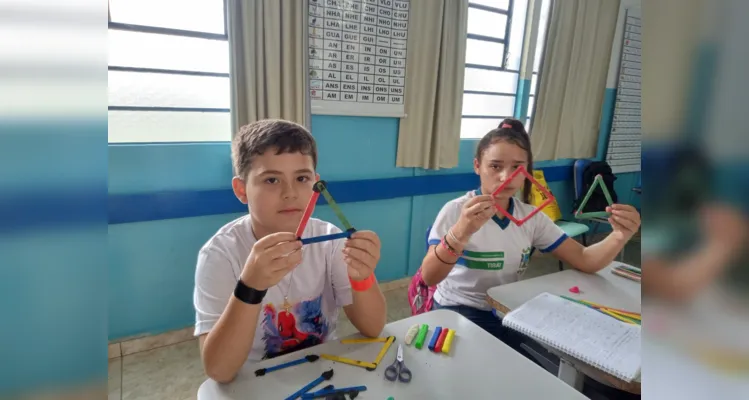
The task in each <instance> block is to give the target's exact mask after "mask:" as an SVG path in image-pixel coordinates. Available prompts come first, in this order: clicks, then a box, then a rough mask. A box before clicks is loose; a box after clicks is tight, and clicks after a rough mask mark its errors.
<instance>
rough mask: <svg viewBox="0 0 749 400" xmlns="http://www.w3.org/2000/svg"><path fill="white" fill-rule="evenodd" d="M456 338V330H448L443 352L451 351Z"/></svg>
mask: <svg viewBox="0 0 749 400" xmlns="http://www.w3.org/2000/svg"><path fill="white" fill-rule="evenodd" d="M454 338H455V330H453V329H450V331H449V332H447V337H446V338H445V343H444V344H443V345H442V352H443V353H445V354H448V353H450V346H452V344H453V339H454Z"/></svg>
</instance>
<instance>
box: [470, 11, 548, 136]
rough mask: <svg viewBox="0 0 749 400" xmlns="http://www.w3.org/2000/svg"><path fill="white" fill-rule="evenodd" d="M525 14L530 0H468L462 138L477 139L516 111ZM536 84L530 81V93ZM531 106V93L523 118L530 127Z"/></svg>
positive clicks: (536, 66) (541, 43)
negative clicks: (525, 115) (526, 112)
mask: <svg viewBox="0 0 749 400" xmlns="http://www.w3.org/2000/svg"><path fill="white" fill-rule="evenodd" d="M549 3H550V0H543V6H542V12H541V25H542V26H541V27H540V28H541V29H540V31H541V32H539V40H540V42H539V44H538V46H539V48H538V49H537V51H536V54H537V56H536V57H535V58H534V61H536V62H538V60H539V59H540V54H542V53H543V52H542V51H541V48H542V47H543V36H544V35H545V30H544V29H545V19H544V15H546V16H547V17H548V8H549ZM527 12H528V0H470V2H469V3H468V35H467V38H466V70H465V84H464V87H463V113H462V119H461V127H460V137H461V138H463V139H472V138H480V137H482V136H484V134H486V132H488V131H489V130H491V129H494V128H496V127H497V126H498V125H499V123H500V122H501V121H502V119H504V118H507V117H511V116H513V115H514V111H515V99H516V95H517V85H518V77H519V69H520V59H521V56H522V53H523V40H524V38H525V35H526V32H525V25H526V21H525V20H526V14H527ZM538 67H539V65H538V63H536V65H534V71H536V72H537V71H538ZM535 77H536V74H535V73H534V78H535ZM535 87H536V80H535V79H534V80H533V83H532V88H531V90H532V93H535ZM533 104H534V102H533V97H531V98H530V100H529V107H528V118H527V120H526V121H525V122H526V125H527V126H528V127H530V119H531V117H532V115H533V114H532V113H533Z"/></svg>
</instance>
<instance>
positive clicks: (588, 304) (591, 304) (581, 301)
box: [560, 296, 640, 317]
mask: <svg viewBox="0 0 749 400" xmlns="http://www.w3.org/2000/svg"><path fill="white" fill-rule="evenodd" d="M560 297H562V298H563V299H567V300H569V301H573V302H575V303H579V304H582V305H585V306H588V307H590V308H594V309H596V310H598V309H601V308H603V309H606V310H609V311H613V312H617V313H624V314H629V315H631V316H632V317H634V316H638V317H639V316H640V313H635V312H632V311H626V310H620V309H618V308H612V307H606V306H604V305H602V304H598V303H593V302H592V301H587V300H578V299H573V298H572V297H568V296H560Z"/></svg>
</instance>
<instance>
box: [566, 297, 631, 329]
mask: <svg viewBox="0 0 749 400" xmlns="http://www.w3.org/2000/svg"><path fill="white" fill-rule="evenodd" d="M561 297H562V298H564V299H567V300H569V301H574V302H576V303H579V304H582V305H584V306H586V307H590V308H592V309H594V310H596V311H599V312H601V313H603V314H606V315H608V316H611V317H613V318H616V319H618V320H619V321H622V322H626V323H632V324H637V325H641V321H642V316H640V314H639V313H635V312H631V311H625V310H620V309H618V308H611V307H606V306H603V305H601V304H597V303H593V302H590V301H587V300H580V299H573V298H571V297H567V296H561Z"/></svg>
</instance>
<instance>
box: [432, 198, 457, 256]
mask: <svg viewBox="0 0 749 400" xmlns="http://www.w3.org/2000/svg"><path fill="white" fill-rule="evenodd" d="M460 211H461V207H460V204H459V203H457V202H454V201H451V202H448V203H447V204H445V205H444V206H443V207H442V209H441V210H440V212H439V214H437V218H436V219H435V220H434V224H433V225H432V229H431V230H429V239H428V243H429V245H430V246H432V245H435V244H439V243H440V242H441V241H442V238H443V237H444V236H445V235H447V231H448V230H449V229H450V228H452V227H453V226H454V225H455V224H456V223H457V222H458V219H459V218H460Z"/></svg>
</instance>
